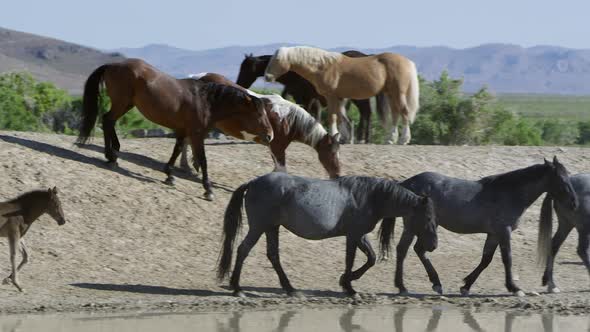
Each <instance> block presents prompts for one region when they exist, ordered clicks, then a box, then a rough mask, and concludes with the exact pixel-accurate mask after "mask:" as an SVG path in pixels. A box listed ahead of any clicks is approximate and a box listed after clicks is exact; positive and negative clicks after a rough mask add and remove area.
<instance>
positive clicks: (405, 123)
mask: <svg viewBox="0 0 590 332" xmlns="http://www.w3.org/2000/svg"><path fill="white" fill-rule="evenodd" d="M411 139H412V133H411V131H410V119H409V118H408V116H407V115H406V114H404V115H402V137H401V140H400V141H399V144H401V145H407V144H408V143H410V140H411Z"/></svg>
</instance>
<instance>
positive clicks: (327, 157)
mask: <svg viewBox="0 0 590 332" xmlns="http://www.w3.org/2000/svg"><path fill="white" fill-rule="evenodd" d="M189 77H190V78H192V79H195V80H200V81H203V82H205V83H217V84H225V85H229V86H233V87H236V88H238V89H241V90H243V91H244V92H246V93H248V94H250V95H251V96H254V97H256V98H260V99H261V100H262V101H263V102H264V103H265V108H266V113H267V116H268V119H269V121H270V124H271V127H272V128H273V130H274V131H273V132H274V138H273V141H272V142H271V143H270V144H265V145H268V146H269V148H270V152H271V156H272V159H273V161H274V164H275V169H274V170H275V171H281V172H286V171H287V162H286V154H285V151H286V150H287V148H288V147H289V145H290V144H291V142H293V141H295V142H300V143H303V144H306V145H308V146H310V147H312V148H313V149H314V150H316V152H317V154H318V159H319V161H320V163H321V164H322V166H324V169H325V170H326V172H327V173H328V175H329V176H330V178H337V177H339V176H340V153H339V151H340V144H339V143H338V140H339V135H334V136H332V135H330V134H329V133H328V132H327V131H326V129H324V127H323V126H322V125H321V124H320V123H319V122H317V121H316V119H314V118H313V117H312V116H311V115H310V114H309V113H308V112H307V111H306V110H305V109H303V108H302V107H300V106H299V105H297V104H294V103H292V102H290V101H288V100H285V99H283V98H282V97H281V96H279V95H262V94H258V93H256V92H253V91H250V90H248V89H245V88H243V87H241V86H239V85H237V84H235V83H234V82H232V81H230V80H228V79H227V78H225V77H224V76H222V75H219V74H215V73H200V74H192V75H189ZM216 127H217V128H218V129H220V130H221V131H222V132H224V133H225V134H228V135H231V136H234V137H239V133H236V132H234V131H235V126H226V125H225V123H224V121H219V122H218V123H216ZM242 136H244V139H248V138H249V137H247V135H242ZM252 140H253V141H255V142H257V143H261V144H264V142H262V141H260V140H258V139H257V138H255V137H252ZM181 143H182V142H180V143H179V142H178V141H177V146H178V149H180V146H179V145H178V144H181ZM175 149H176V147H175ZM179 151H180V150H179ZM182 152H183V153H182V158H181V167H183V168H188V160H187V159H188V158H187V155H186V145H185V146H184V148H183V149H182ZM173 156H174V155H173ZM177 156H178V155H176V156H174V158H171V160H170V162H169V163H168V165H167V170H168V171H171V167H172V166H173V165H174V162H175V160H176V157H177Z"/></svg>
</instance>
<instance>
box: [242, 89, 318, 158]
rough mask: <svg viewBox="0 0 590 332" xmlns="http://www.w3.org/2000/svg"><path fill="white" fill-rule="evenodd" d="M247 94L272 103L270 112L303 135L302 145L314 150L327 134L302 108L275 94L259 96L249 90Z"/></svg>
mask: <svg viewBox="0 0 590 332" xmlns="http://www.w3.org/2000/svg"><path fill="white" fill-rule="evenodd" d="M248 93H249V94H250V95H252V96H255V97H258V98H261V99H267V100H269V101H270V102H271V103H272V112H274V113H276V114H277V115H278V116H279V119H281V120H283V119H286V120H287V125H288V126H289V128H290V129H291V130H294V131H297V132H300V133H301V134H302V135H303V143H305V144H309V145H310V146H311V147H313V148H315V147H316V146H317V144H318V142H319V141H320V140H321V139H322V138H324V136H326V134H327V133H328V132H327V131H326V129H325V128H324V127H323V126H322V124H321V123H319V122H317V121H316V119H315V118H314V117H313V116H311V115H310V114H309V113H308V112H307V111H306V110H305V109H304V108H303V107H301V106H299V105H297V104H295V103H292V102H290V101H288V100H285V99H284V98H283V97H281V96H279V95H276V94H274V95H261V94H258V93H256V92H253V91H250V90H248Z"/></svg>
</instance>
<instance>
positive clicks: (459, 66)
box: [0, 28, 590, 94]
mask: <svg viewBox="0 0 590 332" xmlns="http://www.w3.org/2000/svg"><path fill="white" fill-rule="evenodd" d="M289 45H290V44H285V43H277V44H270V45H262V46H231V47H224V48H217V49H210V50H202V51H194V50H186V49H181V48H175V47H171V46H168V45H161V44H153V45H147V46H145V47H141V48H121V49H117V50H112V51H108V52H102V51H99V50H96V49H93V48H89V47H85V46H80V45H77V44H72V43H68V42H65V41H61V40H57V39H53V38H46V37H42V36H38V35H33V34H29V33H24V32H18V31H13V30H8V29H3V28H0V73H2V72H7V71H22V70H28V71H29V72H31V73H32V74H33V75H34V76H35V77H36V78H38V79H40V80H44V81H51V82H54V83H55V84H56V85H57V86H59V87H61V88H64V89H67V90H69V91H70V92H71V93H75V94H79V93H81V92H82V87H83V84H84V81H85V79H86V77H87V76H88V74H90V72H91V71H92V70H93V69H94V68H96V67H98V66H99V65H101V64H103V63H108V62H116V61H121V60H122V59H124V56H127V57H137V58H142V59H144V60H146V61H148V62H150V63H151V64H153V65H155V66H156V67H158V68H160V69H162V70H164V71H166V72H167V73H169V74H171V75H174V76H176V77H186V76H187V75H188V74H191V73H199V72H216V73H220V74H222V75H225V76H227V77H228V78H230V79H232V80H235V79H236V78H237V75H238V71H239V68H240V63H241V62H242V60H243V59H244V54H249V53H253V54H254V55H263V54H272V53H273V52H274V51H275V50H276V49H277V48H278V47H280V46H289ZM291 45H292V44H291ZM348 49H354V47H339V48H335V49H333V50H334V51H344V50H348ZM361 51H363V52H365V53H380V52H394V53H400V54H403V55H405V56H407V57H409V58H410V59H412V60H414V62H416V64H417V66H418V71H419V73H420V74H421V75H422V76H424V77H425V78H427V79H435V78H437V77H439V75H440V73H441V72H442V71H443V70H448V71H449V73H450V74H451V76H453V77H462V78H464V90H465V91H467V92H473V91H476V90H478V89H479V88H481V87H482V86H484V85H487V86H488V87H490V88H491V90H492V91H495V92H498V93H550V94H590V84H588V82H590V50H578V49H568V48H562V47H556V46H535V47H529V48H523V47H521V46H518V45H510V44H484V45H481V46H477V47H472V48H466V49H454V48H449V47H442V46H437V47H414V46H394V47H389V48H381V49H361ZM257 84H258V85H261V84H263V83H262V80H259V81H258V83H257Z"/></svg>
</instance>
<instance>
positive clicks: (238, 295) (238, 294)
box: [233, 290, 246, 299]
mask: <svg viewBox="0 0 590 332" xmlns="http://www.w3.org/2000/svg"><path fill="white" fill-rule="evenodd" d="M233 295H234V296H235V297H239V298H242V299H245V298H246V294H244V292H242V291H241V290H238V291H234V294H233Z"/></svg>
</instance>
